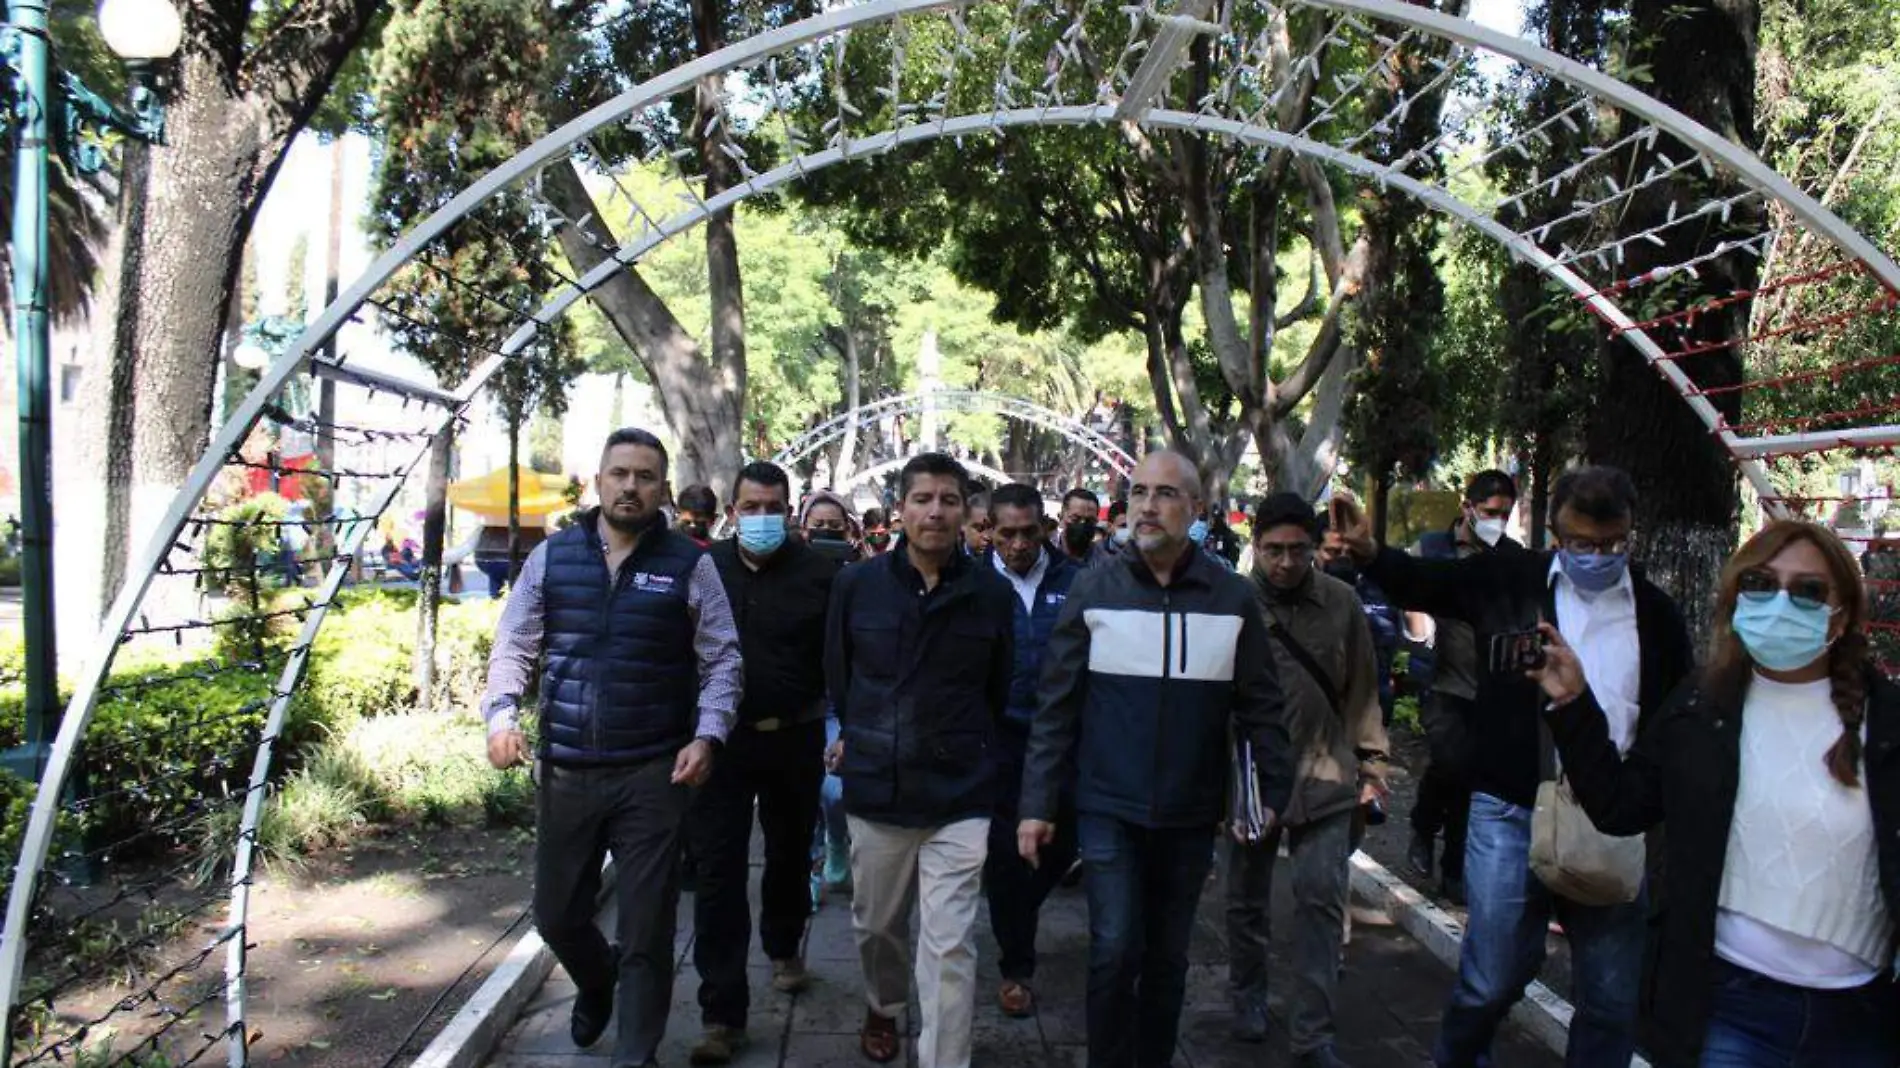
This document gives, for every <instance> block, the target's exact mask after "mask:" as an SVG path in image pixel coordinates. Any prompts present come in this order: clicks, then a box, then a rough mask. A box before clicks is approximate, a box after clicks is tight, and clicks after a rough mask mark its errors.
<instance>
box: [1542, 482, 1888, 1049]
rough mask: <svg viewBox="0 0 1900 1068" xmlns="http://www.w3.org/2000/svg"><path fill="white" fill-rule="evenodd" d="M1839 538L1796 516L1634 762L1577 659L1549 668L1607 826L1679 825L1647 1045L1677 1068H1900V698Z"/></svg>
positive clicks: (1560, 721) (1748, 571)
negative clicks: (1871, 653) (1876, 662)
mask: <svg viewBox="0 0 1900 1068" xmlns="http://www.w3.org/2000/svg"><path fill="white" fill-rule="evenodd" d="M1866 619H1867V597H1866V593H1865V591H1864V589H1863V587H1862V583H1861V578H1860V574H1859V569H1858V567H1857V566H1856V565H1855V563H1854V559H1853V557H1852V556H1851V555H1850V554H1849V553H1848V550H1847V548H1846V547H1845V546H1844V545H1842V544H1841V541H1840V539H1839V538H1837V537H1835V536H1834V534H1833V533H1832V532H1830V531H1828V530H1827V529H1825V528H1823V527H1820V526H1816V525H1814V524H1810V523H1804V522H1797V521H1793V520H1780V521H1776V522H1774V523H1770V524H1769V525H1768V526H1767V528H1766V529H1764V530H1763V531H1762V532H1761V533H1759V534H1757V535H1755V536H1754V537H1753V538H1751V539H1749V541H1748V542H1747V544H1745V545H1743V546H1742V547H1741V549H1739V550H1738V551H1737V552H1736V553H1735V555H1734V557H1732V558H1731V559H1730V560H1729V563H1728V566H1727V567H1726V568H1724V569H1723V573H1722V581H1721V589H1720V592H1719V594H1718V597H1717V604H1716V621H1715V635H1714V641H1713V643H1712V647H1711V656H1710V662H1709V665H1708V666H1707V668H1705V669H1704V670H1703V671H1702V673H1701V674H1700V676H1699V677H1697V678H1694V679H1692V680H1691V681H1689V682H1686V683H1684V684H1683V686H1682V687H1681V688H1680V689H1679V690H1678V691H1677V693H1676V694H1675V695H1674V696H1673V697H1672V698H1671V699H1670V701H1669V703H1668V704H1667V705H1666V706H1665V708H1664V709H1663V711H1662V712H1661V713H1660V714H1659V715H1658V716H1657V717H1656V718H1655V720H1654V721H1653V722H1651V723H1650V724H1648V726H1647V727H1646V728H1645V729H1644V731H1643V733H1642V735H1641V737H1640V738H1638V740H1637V741H1636V743H1635V745H1634V747H1633V748H1632V749H1631V750H1630V752H1629V753H1628V754H1627V755H1621V754H1619V753H1618V752H1617V749H1616V746H1615V745H1614V743H1612V742H1611V740H1610V736H1609V732H1608V728H1607V725H1606V723H1605V721H1604V718H1603V714H1602V712H1601V711H1600V709H1599V708H1598V707H1597V703H1596V701H1595V699H1594V698H1593V697H1592V696H1591V694H1590V692H1589V689H1588V687H1587V686H1586V684H1585V682H1584V678H1583V670H1582V667H1581V665H1580V664H1579V662H1578V660H1577V657H1576V654H1575V653H1574V652H1572V651H1571V650H1570V649H1568V648H1567V647H1565V646H1564V644H1563V640H1562V638H1561V637H1559V636H1558V634H1557V632H1556V630H1555V629H1554V628H1551V627H1548V626H1546V627H1545V628H1544V634H1545V639H1546V641H1547V643H1548V658H1547V661H1546V664H1545V666H1544V667H1543V668H1541V669H1539V670H1537V671H1534V672H1532V673H1531V676H1532V677H1533V678H1534V679H1536V680H1537V681H1538V682H1539V683H1540V684H1541V685H1542V686H1543V688H1544V691H1545V692H1546V693H1547V694H1548V695H1549V696H1550V698H1551V704H1550V707H1549V709H1548V710H1547V713H1546V718H1547V719H1548V721H1549V723H1550V727H1551V734H1552V737H1553V739H1554V740H1555V742H1556V746H1557V752H1558V754H1559V756H1560V757H1561V758H1562V761H1563V768H1564V773H1565V775H1566V776H1567V777H1568V779H1569V782H1570V788H1571V790H1572V791H1573V792H1574V793H1575V795H1576V797H1577V798H1578V800H1579V801H1580V802H1581V803H1582V804H1583V807H1584V809H1585V811H1587V812H1588V813H1589V815H1590V818H1591V820H1592V821H1593V822H1594V823H1595V824H1596V826H1597V827H1598V829H1600V830H1601V831H1603V832H1604V833H1606V834H1613V835H1632V834H1639V833H1641V832H1643V831H1646V830H1648V829H1650V828H1651V827H1654V826H1656V825H1657V824H1659V823H1660V824H1666V826H1667V832H1666V833H1665V835H1664V836H1663V837H1664V842H1663V847H1662V863H1661V867H1660V869H1659V870H1658V871H1656V872H1655V873H1654V874H1653V882H1652V887H1651V903H1652V907H1651V915H1650V921H1649V922H1650V932H1649V949H1648V955H1647V959H1646V966H1645V969H1644V976H1643V992H1642V1001H1641V1006H1642V1013H1643V1025H1644V1035H1643V1037H1644V1042H1645V1045H1646V1046H1647V1047H1648V1048H1649V1050H1650V1051H1651V1052H1652V1054H1653V1055H1654V1056H1655V1057H1656V1058H1657V1060H1658V1061H1659V1062H1660V1063H1661V1064H1663V1065H1668V1066H1670V1068H1691V1066H1698V1065H1699V1066H1700V1068H1771V1066H1772V1068H1797V1066H1798V1068H1807V1066H1810V1065H1812V1066H1817V1068H1819V1066H1825V1068H1862V1066H1866V1068H1893V1066H1894V1065H1895V1064H1896V1063H1900V998H1896V986H1895V983H1894V970H1893V965H1894V938H1895V935H1894V924H1893V916H1894V915H1900V691H1897V690H1896V688H1895V687H1894V685H1893V684H1892V683H1891V682H1889V681H1888V680H1886V679H1884V678H1882V677H1880V675H1879V674H1878V673H1877V672H1876V671H1875V670H1874V668H1873V666H1872V665H1871V664H1870V663H1869V661H1868V656H1867V635H1866Z"/></svg>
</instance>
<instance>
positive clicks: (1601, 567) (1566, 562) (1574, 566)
mask: <svg viewBox="0 0 1900 1068" xmlns="http://www.w3.org/2000/svg"><path fill="white" fill-rule="evenodd" d="M1557 559H1558V561H1559V562H1560V566H1561V567H1562V568H1563V569H1564V574H1565V575H1568V576H1569V577H1570V581H1571V583H1572V584H1574V585H1575V586H1576V587H1577V588H1578V589H1579V590H1582V591H1583V592H1585V593H1602V592H1603V591H1604V590H1607V589H1609V588H1610V587H1612V586H1614V585H1616V584H1617V583H1619V582H1621V581H1623V572H1625V571H1627V570H1628V569H1629V566H1630V558H1629V554H1628V553H1578V552H1571V551H1570V550H1569V549H1561V550H1559V551H1558V553H1557Z"/></svg>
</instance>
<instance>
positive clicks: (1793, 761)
mask: <svg viewBox="0 0 1900 1068" xmlns="http://www.w3.org/2000/svg"><path fill="white" fill-rule="evenodd" d="M1829 694H1830V684H1829V683H1828V682H1827V681H1826V680H1821V681H1819V682H1812V683H1796V684H1788V683H1780V682H1775V681H1774V680H1772V679H1766V678H1762V677H1760V676H1756V677H1755V679H1754V680H1753V681H1752V682H1751V683H1750V685H1749V687H1748V697H1747V699H1746V701H1745V702H1744V703H1743V706H1742V741H1741V774H1740V780H1739V782H1738V785H1737V789H1736V794H1735V817H1734V819H1733V821H1732V822H1731V823H1730V824H1729V834H1728V857H1727V861H1726V863H1725V865H1724V867H1723V870H1722V892H1721V897H1720V899H1719V903H1720V905H1721V910H1722V911H1721V912H1720V913H1718V914H1717V918H1716V935H1715V948H1716V954H1717V955H1718V956H1721V957H1722V958H1724V959H1726V960H1729V961H1731V962H1733V963H1735V964H1739V965H1741V966H1743V967H1746V968H1750V969H1752V970H1754V971H1757V972H1762V973H1764V974H1767V975H1769V976H1770V977H1771V978H1775V979H1780V980H1782V981H1783V982H1788V983H1793V984H1796V985H1800V986H1809V987H1841V986H1848V985H1856V984H1858V983H1863V982H1866V981H1867V980H1868V979H1870V978H1872V977H1873V976H1874V975H1876V974H1878V973H1879V971H1880V970H1881V969H1884V968H1885V967H1886V966H1887V965H1888V964H1889V963H1890V961H1891V959H1892V954H1893V921H1892V919H1891V918H1890V917H1889V915H1888V913H1887V903H1886V899H1885V898H1884V897H1882V895H1881V891H1880V866H1879V861H1878V858H1877V856H1876V854H1875V851H1874V849H1875V842H1874V825H1873V813H1872V812H1871V810H1870V809H1869V807H1868V803H1867V793H1866V790H1865V788H1864V787H1848V786H1843V785H1841V784H1840V783H1839V782H1837V781H1835V779H1834V777H1833V776H1832V775H1830V774H1829V773H1828V770H1827V751H1828V750H1829V749H1830V748H1832V747H1833V745H1834V742H1835V740H1836V739H1838V738H1839V737H1840V735H1841V722H1840V717H1839V715H1838V714H1837V713H1836V712H1835V710H1834V705H1833V703H1832V701H1831V699H1830V697H1829Z"/></svg>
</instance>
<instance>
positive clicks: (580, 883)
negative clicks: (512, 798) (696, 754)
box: [534, 753, 691, 1068]
mask: <svg viewBox="0 0 1900 1068" xmlns="http://www.w3.org/2000/svg"><path fill="white" fill-rule="evenodd" d="M673 760H674V755H673V754H672V753H668V754H666V755H665V756H662V757H656V758H654V759H653V760H649V761H647V762H646V763H644V764H634V765H628V766H619V767H600V768H575V767H566V768H564V767H556V766H554V765H552V764H549V763H547V762H546V761H543V762H542V764H541V769H540V771H541V787H540V790H539V791H538V793H537V795H536V797H537V810H536V819H537V823H536V825H535V841H534V922H535V926H536V927H538V928H540V931H541V937H542V939H544V940H545V941H546V942H547V944H548V948H549V949H551V950H553V951H554V956H555V958H556V959H558V960H559V961H560V962H561V967H563V968H566V969H567V974H568V975H569V976H571V977H572V978H573V980H574V983H575V985H576V986H578V987H580V988H581V989H582V990H599V989H601V988H603V987H605V986H606V985H607V984H608V983H610V982H612V981H613V978H614V975H615V973H616V971H617V972H618V973H619V977H620V987H619V991H618V993H617V994H616V996H615V1001H614V1016H615V1018H616V1020H617V1022H618V1024H619V1032H618V1035H619V1037H618V1040H617V1041H616V1042H615V1044H614V1059H613V1064H614V1066H615V1068H634V1066H637V1065H642V1064H645V1063H646V1062H648V1061H650V1060H652V1059H653V1053H654V1051H655V1050H656V1049H658V1048H659V1045H660V1038H661V1036H663V1035H664V1034H665V1033H666V1017H667V1013H668V1010H670V1009H671V1008H672V1005H673V934H674V915H675V913H677V911H678V908H679V892H680V890H679V843H680V828H681V826H682V824H683V823H684V821H685V817H686V810H687V807H688V805H689V804H690V802H691V791H690V789H689V788H688V787H685V786H675V785H673V782H672V778H673ZM609 850H612V851H613V856H614V868H615V870H616V872H617V875H616V880H617V881H616V883H615V886H614V893H615V896H616V897H617V898H618V906H619V915H618V917H617V920H616V925H615V935H616V937H617V938H618V939H619V941H620V956H619V958H618V959H617V960H616V958H615V956H614V951H613V947H611V946H609V945H608V944H607V938H606V936H605V935H603V934H601V932H600V928H598V927H596V926H595V925H594V902H595V899H596V898H597V897H598V896H599V895H600V864H601V861H602V860H603V859H604V858H605V856H606V854H607V852H608V851H609Z"/></svg>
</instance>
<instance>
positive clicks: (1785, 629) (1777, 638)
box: [1729, 590, 1834, 671]
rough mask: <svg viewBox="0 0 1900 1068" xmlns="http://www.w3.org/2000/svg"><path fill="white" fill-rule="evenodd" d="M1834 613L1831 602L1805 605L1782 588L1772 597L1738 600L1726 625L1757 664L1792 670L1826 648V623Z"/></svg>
mask: <svg viewBox="0 0 1900 1068" xmlns="http://www.w3.org/2000/svg"><path fill="white" fill-rule="evenodd" d="M1833 614H1834V609H1833V607H1832V606H1829V605H1824V604H1823V605H1815V606H1814V607H1812V608H1804V607H1802V606H1801V605H1798V604H1795V603H1794V599H1793V598H1791V597H1789V596H1788V591H1787V590H1781V591H1780V592H1778V593H1776V594H1775V595H1774V596H1773V597H1747V596H1744V597H1742V598H1740V599H1739V600H1737V601H1736V602H1735V615H1734V617H1733V618H1732V619H1731V620H1730V624H1729V625H1730V626H1732V627H1734V628H1735V636H1736V637H1737V638H1740V639H1741V640H1742V648H1744V649H1746V650H1748V655H1749V657H1750V659H1752V660H1754V661H1755V663H1756V664H1759V665H1760V666H1762V667H1765V668H1767V669H1768V670H1770V671H1793V670H1795V669H1797V668H1804V667H1807V666H1808V665H1809V664H1812V663H1814V662H1815V661H1816V660H1818V659H1820V657H1821V656H1822V654H1824V653H1826V652H1827V647H1828V640H1827V624H1828V618H1829V617H1830V616H1832V615H1833Z"/></svg>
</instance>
